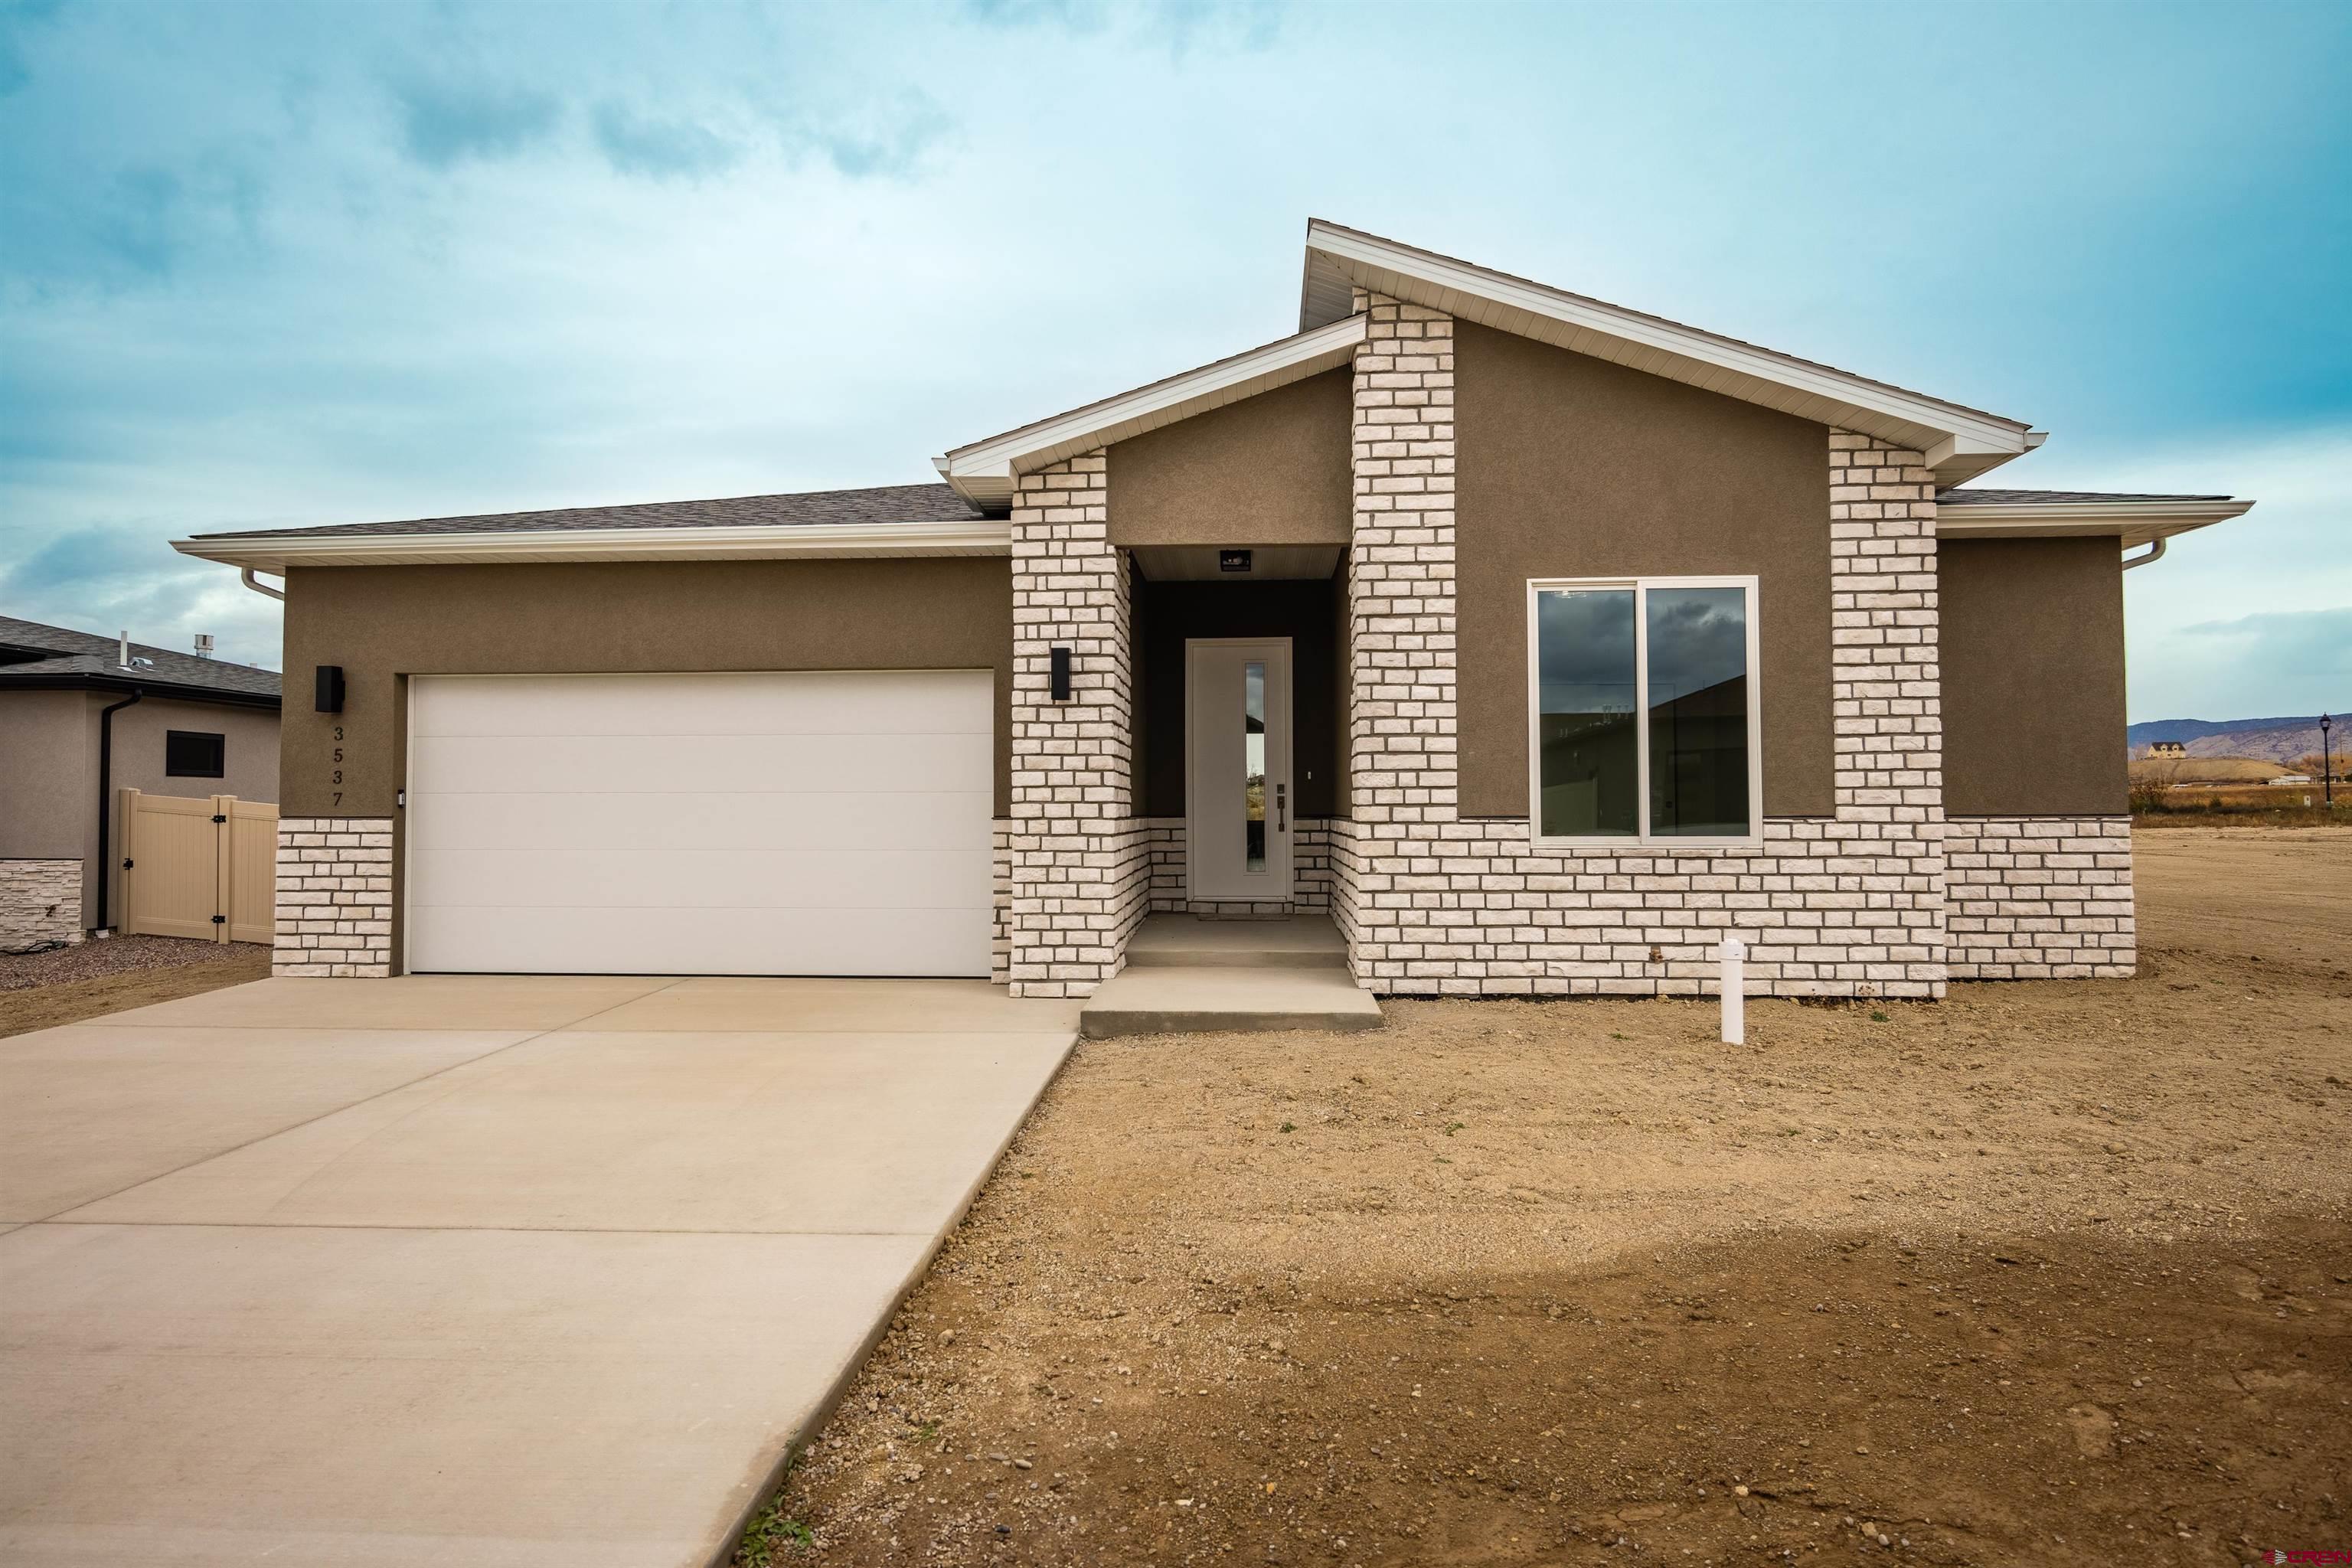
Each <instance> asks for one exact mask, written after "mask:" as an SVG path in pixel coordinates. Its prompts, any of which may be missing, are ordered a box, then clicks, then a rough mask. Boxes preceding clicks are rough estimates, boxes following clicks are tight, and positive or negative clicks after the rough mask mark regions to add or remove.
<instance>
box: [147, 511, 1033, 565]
mask: <svg viewBox="0 0 2352 1568" xmlns="http://www.w3.org/2000/svg"><path fill="white" fill-rule="evenodd" d="M172 548H173V549H174V550H176V551H178V552H180V553H182V554H183V555H194V556H196V557H198V558H199V559H201V560H205V561H218V562H220V563H224V564H226V565H229V566H238V567H247V566H249V567H251V568H253V569H254V570H255V571H257V572H268V573H272V574H277V573H282V572H284V571H285V570H286V569H287V568H288V567H289V566H397V565H466V564H473V563H478V564H502V563H530V562H553V561H646V562H656V561H780V560H791V559H793V558H813V559H824V558H828V557H837V558H848V557H864V558H872V557H877V556H898V555H1010V554H1011V553H1012V552H1013V531H1012V528H1011V525H1010V524H1008V523H1005V522H1003V521H997V520H993V519H987V518H975V519H973V520H972V521H969V522H963V521H957V522H853V523H826V524H806V525H801V526H793V525H789V524H782V525H775V526H770V527H753V528H725V527H719V528H596V529H583V528H564V529H556V528H551V529H533V530H515V529H510V530H505V531H484V532H478V533H357V534H348V533H347V534H333V533H314V534H300V533H280V534H269V535H263V536H258V537H255V538H250V539H232V538H221V537H214V538H210V539H175V540H173V542H172Z"/></svg>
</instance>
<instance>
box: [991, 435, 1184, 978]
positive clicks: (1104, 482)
mask: <svg viewBox="0 0 2352 1568" xmlns="http://www.w3.org/2000/svg"><path fill="white" fill-rule="evenodd" d="M1107 468H1108V463H1107V459H1106V458H1104V456H1103V454H1102V453H1101V452H1099V451H1096V452H1090V453H1087V454H1086V455H1085V456H1082V457H1077V458H1071V459H1070V460H1069V461H1067V462H1065V463H1057V464H1055V465H1054V466H1053V467H1052V468H1044V469H1041V470H1039V471H1038V472H1036V473H1033V474H1024V475H1022V476H1021V478H1020V479H1019V482H1018V485H1017V487H1016V489H1015V492H1014V495H1013V725H1012V727H1013V737H1012V739H1013V820H1012V824H1011V828H1010V831H1009V833H1008V835H1007V852H1008V857H1009V860H1010V867H1011V872H1012V887H1011V896H1010V913H1009V917H1008V931H1007V936H1008V941H1009V944H1010V945H1009V951H1008V952H1007V955H1006V974H1007V976H1008V978H1009V980H1010V983H1011V985H1012V989H1013V994H1014V995H1016V996H1086V995H1090V994H1092V993H1093V992H1094V989H1095V987H1097V985H1100V984H1102V983H1103V982H1104V981H1106V980H1108V979H1109V978H1110V977H1111V976H1112V975H1114V974H1116V973H1118V971H1119V968H1120V966H1121V965H1122V964H1124V963H1125V962H1126V954H1127V938H1128V934H1129V932H1130V931H1133V930H1134V929H1135V926H1136V923H1137V922H1138V921H1140V920H1141V919H1142V918H1143V914H1144V910H1145V908H1146V906H1147V903H1148V901H1149V892H1150V847H1149V845H1148V843H1147V841H1146V840H1147V835H1146V830H1145V828H1144V826H1143V825H1142V824H1141V823H1139V822H1138V821H1137V820H1136V817H1135V809H1134V789H1133V780H1132V774H1131V772H1130V767H1131V759H1132V751H1133V748H1132V746H1131V744H1130V742H1129V725H1130V722H1131V720H1130V717H1129V715H1130V712H1131V702H1130V699H1131V696H1132V693H1133V689H1134V681H1133V672H1132V665H1131V660H1132V650H1131V643H1130V638H1129V605H1130V602H1131V601H1130V595H1129V575H1128V566H1127V561H1126V557H1125V555H1124V553H1123V552H1120V551H1119V550H1118V549H1117V548H1116V547H1114V546H1113V545H1112V544H1111V542H1110V538H1109V511H1108V488H1107V487H1108V479H1107ZM1055 647H1067V648H1069V649H1070V650H1071V656H1072V689H1071V697H1070V700H1068V701H1066V702H1055V700H1053V696H1052V689H1051V671H1052V653H1053V649H1054V648H1055Z"/></svg>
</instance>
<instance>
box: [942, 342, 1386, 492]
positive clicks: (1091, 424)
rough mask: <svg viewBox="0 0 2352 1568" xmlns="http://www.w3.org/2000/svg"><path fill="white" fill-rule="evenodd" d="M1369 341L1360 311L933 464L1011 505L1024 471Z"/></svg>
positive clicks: (1320, 366) (1167, 421) (1312, 366)
mask: <svg viewBox="0 0 2352 1568" xmlns="http://www.w3.org/2000/svg"><path fill="white" fill-rule="evenodd" d="M1363 341H1364V321H1363V318H1362V317H1360V316H1352V315H1351V316H1348V317H1346V318H1344V319H1343V320H1339V321H1327V322H1323V323H1321V324H1319V325H1318V326H1316V327H1313V328H1311V329H1309V330H1308V331H1302V332H1300V333H1298V334H1297V336H1296V337H1288V338H1283V339H1281V340H1279V341H1277V342H1270V343H1267V344H1265V345H1264V346H1263V347H1260V348H1255V349H1251V350H1249V351H1248V352H1247V353H1238V354H1235V355H1234V356H1233V357H1232V358H1231V359H1221V360H1219V361H1217V362H1216V363H1214V364H1205V365H1202V367H1201V368H1200V369H1198V370H1188V371H1186V372H1184V373H1183V374H1181V375H1171V376H1170V377H1169V378H1168V379H1167V380H1165V381H1155V382H1153V383H1152V384H1150V385H1149V386H1143V387H1138V388H1137V389H1136V390H1135V391H1133V392H1123V393H1120V394H1119V395H1118V396H1116V397H1106V398H1104V399H1103V400H1102V401H1101V402H1099V403H1089V404H1087V405H1086V406H1085V407H1084V408H1074V409H1072V410H1071V411H1070V412H1069V413H1067V414H1057V415H1055V416H1054V417H1052V418H1051V419H1041V420H1039V421H1037V422H1036V423H1035V424H1034V425H1024V426H1022V427H1021V428H1020V429H1018V430H1009V431H1007V432H1005V433H1004V434H1003V435H1002V436H992V437H989V438H988V439H987V440H985V441H975V442H973V443H972V444H971V445H970V446H967V447H957V448H956V449H955V450H954V451H952V452H950V453H949V454H948V455H947V456H946V457H943V458H933V459H932V467H934V468H938V469H939V471H940V478H942V479H946V480H947V482H948V483H950V484H951V485H953V486H954V487H955V488H956V490H957V492H958V493H959V494H961V496H962V497H963V498H964V499H965V500H968V501H971V503H972V504H973V505H974V506H979V507H984V508H987V509H990V510H1003V509H1004V508H1006V507H1009V506H1011V505H1012V504H1013V483H1014V481H1015V479H1017V478H1018V477H1019V476H1020V475H1022V474H1026V473H1034V472H1035V471H1036V470H1037V469H1039V468H1050V467H1052V466H1053V465H1054V464H1055V463H1059V462H1063V461H1066V460H1067V459H1068V458H1075V457H1076V456H1078V455H1079V454H1080V453H1082V452H1091V451H1093V450H1094V449H1095V448H1096V447H1108V446H1109V445H1110V444H1111V443H1113V442H1115V441H1124V440H1127V439H1129V437H1136V436H1140V435H1142V434H1143V433H1144V432H1145V431H1147V430H1156V429H1158V428H1160V426H1163V425H1173V424H1175V423H1176V422H1177V421H1178V420H1180V419H1190V418H1191V417H1192V416H1194V415H1196V414H1205V413H1207V412H1208V411H1209V410H1211V409H1213V408H1218V407H1222V406H1223V405H1225V404H1228V403H1237V402H1239V401H1241V400H1242V399H1243V398H1245V397H1255V396H1256V395H1258V394H1259V393H1262V392H1272V391H1273V390H1274V389H1275V388H1276V387H1278V386H1286V385H1288V384H1290V383H1292V382H1294V381H1304V380H1306V379H1307V377H1308V376H1310V375H1320V374H1322V373H1323V372H1325V371H1327V370H1336V369H1338V368H1339V366H1341V365H1344V364H1348V363H1352V362H1353V360H1354V358H1355V353H1356V345H1358V344H1359V343H1360V342H1363Z"/></svg>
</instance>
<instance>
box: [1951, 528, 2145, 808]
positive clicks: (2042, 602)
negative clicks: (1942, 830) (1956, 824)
mask: <svg viewBox="0 0 2352 1568" xmlns="http://www.w3.org/2000/svg"><path fill="white" fill-rule="evenodd" d="M1937 571H1938V574H1939V575H1940V577H1941V579H1942V583H1941V586H1942V597H1943V616H1944V665H1943V669H1944V732H1945V739H1944V744H1945V757H1944V806H1945V809H1946V810H1947V811H1948V812H1949V813H1951V815H1953V816H2099V815H2103V814H2105V815H2113V814H2118V813H2121V812H2122V811H2124V810H2125V808H2126V795H2127V794H2128V792H2129V788H2130V784H2129V778H2128V772H2129V770H2128V769H2127V768H2126V764H2125V750H2126V742H2125V738H2124V726H2125V712H2124V590H2123V565H2122V560H2121V553H2120V552H2119V551H2118V550H2117V549H2116V542H2115V541H2114V540H2113V539H1982V540H1957V541H1956V540H1946V541H1944V542H1943V544H1942V547H1941V549H1940V550H1939V551H1938V552H1937Z"/></svg>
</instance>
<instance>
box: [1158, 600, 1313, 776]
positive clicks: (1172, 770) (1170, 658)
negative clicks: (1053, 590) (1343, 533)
mask: <svg viewBox="0 0 2352 1568" xmlns="http://www.w3.org/2000/svg"><path fill="white" fill-rule="evenodd" d="M1136 605H1137V610H1138V612H1139V613H1138V618H1137V629H1136V647H1137V650H1138V655H1139V657H1138V658H1137V659H1136V669H1137V672H1138V676H1139V680H1138V685H1137V689H1136V701H1135V715H1136V718H1135V725H1136V738H1137V744H1136V747H1135V755H1136V760H1137V766H1136V785H1137V787H1136V799H1137V801H1138V803H1139V804H1138V807H1137V815H1138V816H1183V815H1184V807H1185V800H1184V786H1185V751H1184V728H1185V723H1186V720H1187V713H1186V710H1185V686H1184V645H1185V642H1186V640H1187V639H1188V638H1192V637H1288V638H1289V639H1290V689H1291V700H1290V711H1291V766H1292V769H1293V770H1294V772H1295V773H1297V786H1296V787H1297V792H1298V794H1297V810H1298V815H1299V816H1332V815H1334V814H1335V813H1336V812H1337V811H1338V809H1339V803H1340V799H1341V797H1340V795H1339V777H1340V773H1341V772H1342V768H1343V759H1342V757H1341V741H1340V738H1341V737H1342V736H1343V735H1345V734H1346V733H1347V730H1346V726H1345V723H1344V721H1343V720H1342V718H1341V708H1340V704H1339V697H1338V689H1339V685H1340V667H1339V628H1338V620H1339V617H1338V616H1337V615H1336V614H1335V613H1334V612H1335V605H1333V602H1332V595H1331V584H1329V583H1328V581H1322V580H1316V579H1305V580H1301V581H1297V582H1274V583H1143V584H1138V591H1137V598H1136Z"/></svg>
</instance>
